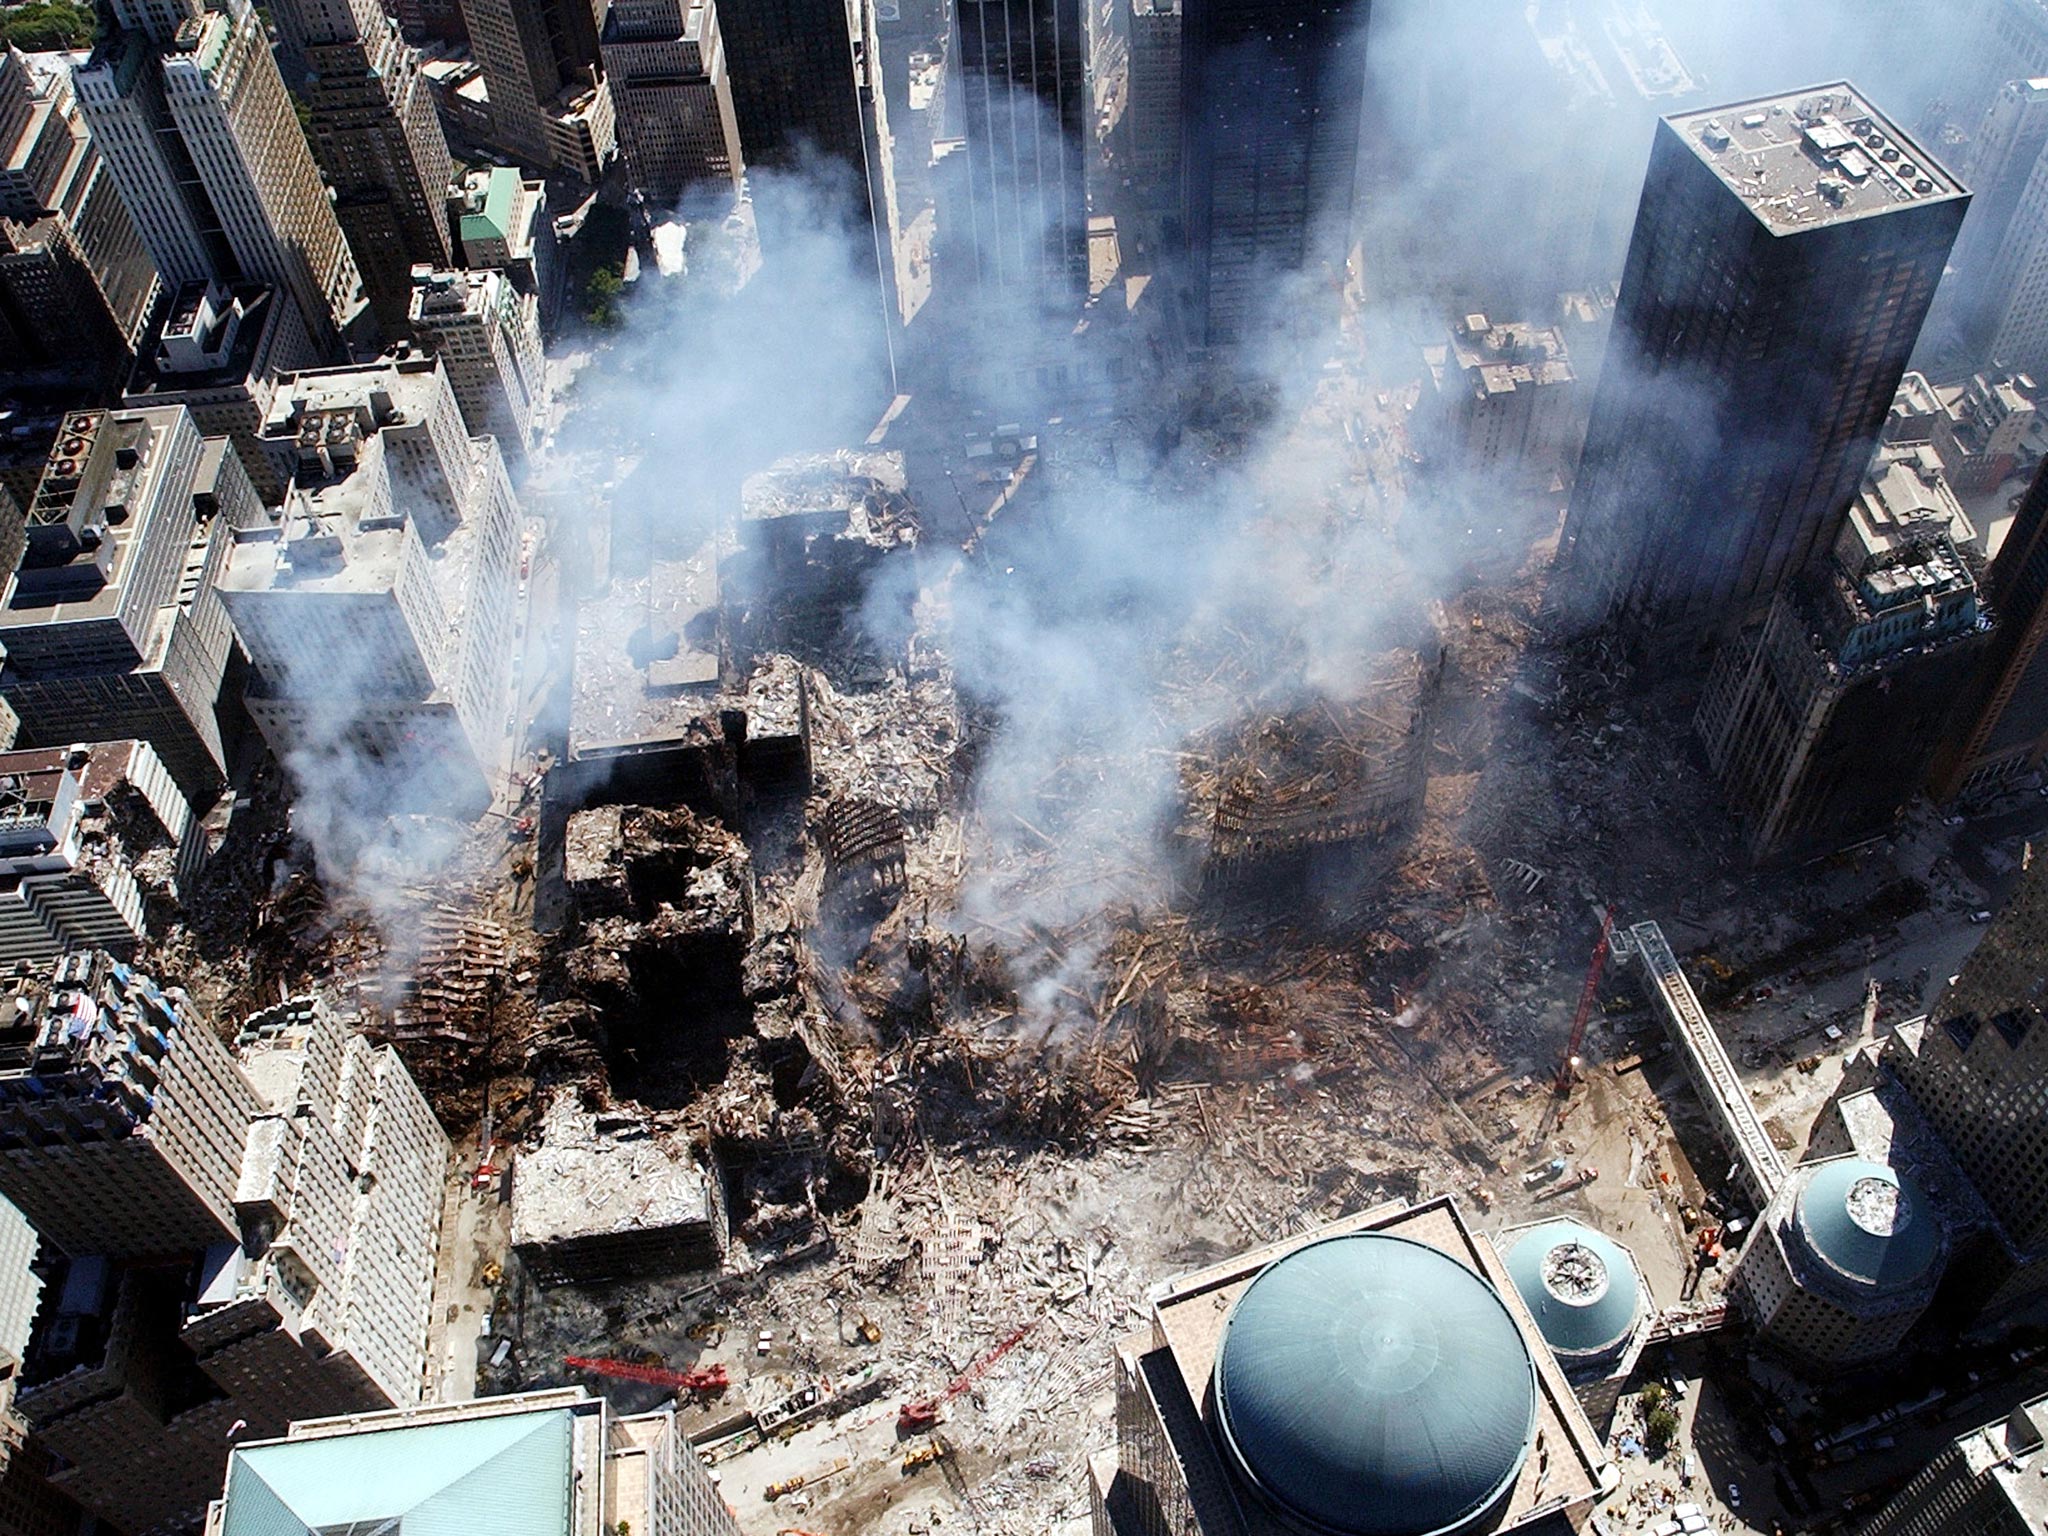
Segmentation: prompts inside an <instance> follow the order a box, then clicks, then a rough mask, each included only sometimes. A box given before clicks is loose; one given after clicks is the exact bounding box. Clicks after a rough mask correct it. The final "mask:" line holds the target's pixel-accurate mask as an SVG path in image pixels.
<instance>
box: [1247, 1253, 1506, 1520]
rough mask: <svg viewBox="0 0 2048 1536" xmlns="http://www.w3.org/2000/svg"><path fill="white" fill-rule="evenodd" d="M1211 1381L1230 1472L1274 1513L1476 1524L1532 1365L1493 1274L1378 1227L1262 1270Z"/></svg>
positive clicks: (1499, 1483)
mask: <svg viewBox="0 0 2048 1536" xmlns="http://www.w3.org/2000/svg"><path fill="white" fill-rule="evenodd" d="M1214 1390H1215V1405H1216V1421H1217V1425H1218V1428H1219V1429H1220V1431H1221V1434H1222V1437H1223V1440H1224V1443H1225V1445H1226V1447H1227V1448H1228V1451H1229V1453H1230V1457H1231V1460H1232V1461H1233V1463H1234V1464H1235V1466H1236V1468H1237V1470H1238V1472H1239V1473H1240V1474H1241V1475H1242V1476H1243V1477H1244V1478H1245V1479H1246V1481H1248V1482H1249V1483H1250V1484H1251V1485H1252V1487H1253V1488H1254V1489H1255V1490H1257V1492H1258V1493H1259V1494H1261V1495H1262V1496H1263V1497H1264V1499H1265V1501H1266V1502H1267V1503H1268V1504H1269V1505H1270V1506H1272V1507H1273V1508H1274V1510H1275V1511H1276V1513H1278V1514H1279V1515H1280V1516H1281V1517H1282V1518H1283V1520H1284V1521H1285V1522H1286V1523H1288V1524H1291V1525H1293V1526H1295V1527H1297V1528H1305V1529H1307V1530H1310V1531H1314V1532H1319V1533H1322V1532H1327V1533H1335V1536H1453V1533H1456V1536H1463V1533H1465V1532H1470V1531H1475V1530H1480V1529H1486V1528H1489V1527H1490V1525H1491V1523H1492V1519H1493V1518H1494V1517H1497V1515H1498V1513H1499V1507H1500V1505H1501V1504H1502V1503H1503V1501H1504V1500H1505V1499H1506V1498H1507V1496H1508V1494H1509V1492H1510V1491H1511V1490H1512V1489H1513V1487H1514V1485H1515V1479H1516V1477H1517V1476H1519V1475H1520V1473H1521V1470H1522V1463H1523V1462H1524V1461H1526V1460H1527V1459H1528V1455H1529V1447H1530V1444H1531V1442H1532V1440H1533V1439H1534V1437H1535V1428H1536V1372H1535V1366H1534V1364H1533V1362H1532V1361H1531V1360H1530V1358H1529V1349H1528V1346H1527V1344H1525V1343H1524V1342H1523V1338H1522V1333H1521V1330H1520V1329H1519V1328H1517V1327H1516V1326H1515V1320H1514V1318H1513V1316H1512V1315H1511V1314H1510V1313H1509V1311H1508V1309H1507V1307H1506V1305H1505V1304H1503V1303H1502V1301H1501V1299H1500V1297H1499V1296H1498V1295H1496V1294H1495V1293H1494V1290H1493V1287H1492V1286H1490V1285H1488V1284H1487V1283H1486V1281H1485V1280H1484V1279H1482V1278H1481V1277H1480V1276H1479V1275H1476V1274H1474V1273H1473V1272H1472V1271H1471V1270H1469V1269H1467V1268H1466V1267H1465V1266H1464V1265H1462V1264H1460V1263H1458V1262H1457V1261H1456V1260H1455V1259H1453V1258H1451V1257H1450V1255H1448V1254H1445V1253H1441V1252H1439V1251H1438V1250H1436V1249H1434V1248H1431V1247H1428V1246H1427V1245H1425V1244H1422V1243H1417V1242H1412V1241H1410V1240H1409V1239H1407V1238H1404V1237H1393V1236H1390V1235H1388V1234H1385V1233H1378V1232H1359V1233H1352V1234H1349V1235H1346V1236H1343V1237H1328V1238H1324V1239H1322V1240H1321V1241H1319V1242H1313V1243H1309V1244H1307V1245H1305V1246H1304V1247H1301V1248H1297V1249H1296V1250H1295V1251H1294V1252H1292V1253H1290V1254H1288V1255H1286V1256H1285V1257H1284V1258H1280V1259H1276V1260H1274V1262H1273V1263H1271V1264H1269V1265H1267V1266H1266V1268H1265V1269H1263V1270H1261V1271H1260V1272H1259V1274H1258V1275H1257V1277H1256V1278H1254V1279H1253V1281H1252V1283H1251V1284H1250V1285H1249V1286H1247V1287H1246V1288H1245V1290H1244V1293H1243V1294H1242V1295H1240V1296H1239V1297H1238V1299H1237V1304H1236V1306H1234V1307H1232V1308H1231V1311H1230V1316H1229V1317H1228V1318H1226V1319H1225V1320H1224V1324H1223V1337H1222V1340H1221V1342H1220V1343H1219V1344H1218V1346H1217V1350H1216V1368H1215V1378H1214Z"/></svg>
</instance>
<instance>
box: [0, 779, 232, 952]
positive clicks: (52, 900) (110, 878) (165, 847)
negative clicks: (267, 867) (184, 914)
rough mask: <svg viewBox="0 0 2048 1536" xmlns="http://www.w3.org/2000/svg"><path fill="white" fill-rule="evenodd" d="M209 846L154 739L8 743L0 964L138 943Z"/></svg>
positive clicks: (2, 790)
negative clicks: (20, 746)
mask: <svg viewBox="0 0 2048 1536" xmlns="http://www.w3.org/2000/svg"><path fill="white" fill-rule="evenodd" d="M203 847H204V844H203V840H202V838H201V835H200V831H199V826H198V823H197V820H196V819H195V818H194V816H193V814H192V808H191V806H190V805H188V804H187V803H186V801H185V797H184V796H183V795H182V794H180V793H179V791H178V786H177V784H176V783H175V782H174V781H173V780H172V778H171V775H170V771H169V770H168V769H167V768H165V767H164V765H163V760H162V759H161V758H159V757H158V756H157V755H156V751H155V749H154V748H152V747H151V746H150V745H149V743H148V742H146V741H104V742H98V743H95V744H93V745H91V746H79V747H63V748H43V749H39V750H33V751H27V752H6V753H0V965H5V964H13V963H15V962H18V961H23V960H28V961H46V960H53V959H55V958H56V957H57V956H58V955H61V954H63V953H65V952H66V951H67V950H72V949H94V948H97V949H105V950H109V951H112V952H114V953H116V954H123V955H126V954H129V953H132V952H133V950H134V949H135V947H136V945H138V944H139V943H141V942H142V940H143V939H144V938H145V937H147V936H148V935H149V933H150V931H151V926H152V918H153V917H154V918H155V919H156V921H157V922H159V923H160V922H161V921H162V920H163V918H164V917H165V915H166V913H167V910H168V908H169V907H170V906H171V905H173V904H174V903H175V902H176V901H177V899H178V896H179V892H180V887H181V884H182V883H184V882H187V881H189V880H190V878H191V876H192V874H193V873H194V871H195V869H196V867H197V864H198V861H199V858H200V855H201V853H202V852H203Z"/></svg>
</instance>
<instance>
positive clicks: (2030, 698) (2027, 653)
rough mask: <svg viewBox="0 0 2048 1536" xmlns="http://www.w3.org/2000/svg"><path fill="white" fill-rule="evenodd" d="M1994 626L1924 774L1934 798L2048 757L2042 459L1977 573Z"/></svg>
mask: <svg viewBox="0 0 2048 1536" xmlns="http://www.w3.org/2000/svg"><path fill="white" fill-rule="evenodd" d="M1984 587H1985V593H1986V595H1987V596H1988V597H1989V599H1990V601H1991V605H1992V609H1993V611H1994V612H1995V613H1997V614H1998V616H1999V625H1998V633H1997V635H1996V637H1995V638H1994V639H1993V641H1992V643H1991V647H1990V649H1989V651H1988V652H1987V653H1986V655H1985V658H1984V661H1983V664H1982V665H1981V666H1980V667H1979V668H1978V673H1977V677H1976V679H1975V680H1974V682H1973V685H1972V686H1971V687H1970V688H1968V689H1966V690H1964V691H1963V692H1961V693H1960V694H1959V695H1958V703H1957V708H1956V712H1955V715H1954V717H1953V718H1952V719H1951V720H1950V722H1949V727H1948V731H1947V734H1946V737H1945V739H1944V740H1943V742H1942V744H1941V747H1940V749H1939V751H1938V752H1937V753H1936V755H1935V759H1934V767H1933V770H1932V772H1931V774H1930V775H1929V780H1928V787H1929V790H1930V792H1931V793H1932V794H1933V795H1934V796H1935V798H1937V799H1940V800H1949V799H1953V798H1954V797H1955V796H1956V795H1959V794H1965V793H1971V792H1975V791H1980V790H1991V789H1996V788H1997V787H1998V786H2000V785H2003V784H2009V783H2011V782H2012V781H2013V780H2014V779H2016V778H2018V777H2019V776H2020V775H2021V774H2023V773H2025V772H2027V771H2029V770H2030V769H2033V768H2035V767H2037V766H2039V764H2040V763H2041V761H2042V760H2043V757H2044V756H2048V649H2044V648H2043V646H2042V641H2043V640H2044V639H2048V461H2044V463H2043V464H2042V466H2041V467H2040V468H2039V469H2037V470H2036V471H2035V472H2034V478H2033V481H2032V482H2031V483H2030V484H2029V485H2028V486H2027V492H2026V495H2025V497H2024V498H2022V500H2021V502H2020V506H2019V511H2018V512H2017V513H2015V514H2014V516H2013V520H2012V523H2011V524H2010V526H2008V527H2007V529H2006V531H2005V541H2004V542H2003V543H2002V544H2000V545H1999V547H1998V554H1997V555H1996V556H1995V557H1994V558H1993V559H1992V562H1991V569H1990V571H1989V572H1988V573H1986V575H1985V578H1984Z"/></svg>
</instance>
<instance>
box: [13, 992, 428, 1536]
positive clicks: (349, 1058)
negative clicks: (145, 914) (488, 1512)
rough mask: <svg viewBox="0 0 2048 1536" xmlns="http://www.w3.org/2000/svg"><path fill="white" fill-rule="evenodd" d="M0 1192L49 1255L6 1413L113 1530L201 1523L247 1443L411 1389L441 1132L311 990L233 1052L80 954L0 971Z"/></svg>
mask: <svg viewBox="0 0 2048 1536" xmlns="http://www.w3.org/2000/svg"><path fill="white" fill-rule="evenodd" d="M9 990H10V994H11V995H10V996H9V997H8V999H7V1001H8V1003H9V1008H8V1012H7V1017H8V1020H9V1022H8V1023H7V1025H6V1027H5V1029H4V1030H0V1142H4V1150H0V1190H4V1191H6V1192H7V1193H8V1195H9V1197H10V1198H11V1199H13V1200H15V1201H16V1202H17V1203H18V1204H19V1205H20V1207H21V1209H22V1213H23V1214H24V1215H26V1216H27V1217H28V1218H29V1220H30V1221H31V1222H32V1223H34V1224H35V1226H36V1229H37V1230H38V1231H39V1232H40V1233H41V1234H42V1236H43V1237H44V1239H45V1240H46V1241H47V1242H49V1243H50V1244H52V1245H54V1247H55V1248H56V1249H57V1250H60V1253H59V1254H57V1255H54V1256H53V1257H54V1258H55V1260H56V1262H54V1263H53V1265H52V1267H51V1273H50V1279H49V1284H48V1286H47V1288H46V1290H45V1293H44V1300H43V1306H42V1309H41V1312H40V1313H39V1315H38V1317H37V1320H36V1328H35V1332H34V1334H33V1336H32V1337H31V1339H30V1342H29V1346H28V1350H27V1353H26V1357H25V1359H24V1361H23V1366H22V1371H21V1377H20V1388H19V1393H18V1396H17V1398H16V1404H17V1407H18V1409H19V1411H20V1413H21V1414H22V1416H23V1417H24V1418H25V1419H26V1420H27V1421H28V1423H29V1425H30V1427H31V1429H32V1430H33V1432H34V1434H35V1436H36V1438H37V1440H38V1441H40V1442H41V1443H42V1444H43V1445H45V1446H46V1447H47V1448H48V1449H49V1450H51V1451H53V1452H55V1453H56V1454H57V1455H58V1456H59V1457H61V1458H62V1463H63V1464H62V1466H61V1467H60V1468H59V1470H57V1471H56V1472H55V1473H54V1474H53V1476H52V1481H54V1482H55V1483H56V1484H57V1485H58V1486H59V1488H61V1489H62V1490H63V1491H64V1492H66V1493H68V1494H70V1495H71V1496H72V1497H73V1498H75V1499H76V1500H77V1501H78V1502H79V1503H80V1504H81V1505H83V1506H84V1507H85V1508H86V1510H88V1511H89V1512H90V1513H92V1514H93V1515H95V1516H97V1517H98V1518H100V1519H102V1520H104V1521H106V1522H107V1524H109V1525H110V1526H112V1527H113V1528H114V1529H116V1530H120V1531H144V1530H155V1529H164V1528H170V1527H173V1526H181V1525H195V1524H196V1523H197V1521H198V1519H199V1517H200V1516H201V1515H202V1514H203V1513H204V1511H205V1507H206V1502H207V1500H208V1499H209V1498H210V1497H211V1496H212V1495H213V1494H214V1493H215V1492H216V1491H217V1490H218V1489H219V1487H220V1478H221V1473H222V1470H223V1467H224V1464H225V1462H226V1460H227V1456H228V1453H229V1451H230V1450H231V1449H232V1447H233V1445H234V1443H235V1442H236V1441H237V1440H239V1439H245V1438H248V1437H250V1436H261V1435H266V1434H278V1433H282V1432H283V1431H284V1429H285V1428H286V1426H287V1425H288V1424H289V1423H290V1422H291V1421H292V1420H293V1419H294V1418H302V1417H312V1416H315V1415H320V1414H333V1413H353V1412H369V1411H375V1410H377V1409H382V1408H391V1407H394V1406H403V1405H407V1404H412V1403H416V1402H418V1401H419V1398H420V1394H421V1390H422V1387H423V1384H424V1381H425V1378H426V1373H427V1369H428V1360H427V1349H426V1345H427V1331H428V1326H429V1314H430V1311H431V1304H432V1296H433V1280H434V1268H435V1259H436V1255H437V1252H438V1249H439V1236H440V1218H441V1193H442V1188H443V1182H444V1180H445V1177H446V1172H447V1160H448V1151H449V1147H448V1139H447V1137H446V1135H445V1134H443V1132H442V1131H441V1128H440V1125H439V1123H438V1122H437V1121H436V1120H435V1119H434V1115H433V1111H432V1110H431V1109H430V1108H429V1107H428V1105H427V1102H426V1100H425V1099H424V1098H423V1097H422V1096H421V1095H420V1092H419V1090H418V1089H417V1088H416V1087H415V1086H414V1085H413V1083H412V1080H411V1078H410V1077H409V1076H408V1075H407V1074H406V1071H405V1067H404V1065H403V1063H401V1062H400V1061H399V1060H398V1057H397V1055H396V1053H395V1052H394V1051H393V1050H392V1048H391V1047H389V1046H384V1047H373V1046H371V1045H370V1044H369V1042H368V1041H366V1040H365V1039H363V1038H362V1036H360V1035H359V1034H356V1033H354V1032H353V1030H352V1029H351V1028H350V1027H349V1026H348V1023H347V1021H345V1020H344V1019H343V1018H341V1017H340V1016H338V1015H336V1014H335V1013H334V1012H332V1011H331V1010H330V1009H329V1008H328V1007H327V1006H326V1005H325V1004H324V1003H322V1002H321V1001H320V1000H319V999H317V998H311V997H306V998H297V999H293V1000H291V1001H288V1002H285V1003H281V1004H279V1005H278V1006H276V1007H274V1008H271V1009H268V1010H266V1011H264V1012H262V1013H259V1014H256V1015H254V1016H253V1017H251V1018H250V1019H249V1020H248V1021H247V1023H246V1025H245V1026H244V1027H243V1028H242V1030H241V1031H240V1033H239V1035H238V1036H237V1040H236V1050H235V1051H234V1052H230V1051H229V1049H228V1047H227V1046H225V1045H224V1044H222V1043H221V1041H220V1039H219V1038H218V1037H217V1036H216V1035H215V1034H214V1032H213V1030H212V1028H211V1026H210V1025H209V1024H208V1023H207V1022H206V1021H205V1020H204V1019H202V1018H200V1017H198V1016H197V1015H196V1014H195V1013H194V1011H193V1009H192V1005H191V1002H190V1000H189V999H187V998H185V997H184V996H183V995H182V993H180V992H178V991H177V990H176V989H174V988H173V989H164V988H159V987H158V986H157V985H156V984H155V983H154V982H153V981H152V980H151V979H150V978H149V977H148V976H145V975H142V974H141V973H139V972H136V971H133V970H131V969H130V968H128V967H127V966H124V965H121V964H118V963H115V962H111V961H109V960H108V959H107V957H105V956H104V955H95V954H89V953H83V952H80V953H73V954H71V955H67V956H65V957H64V958H63V959H61V960H59V961H58V962H57V963H56V965H55V966H54V967H53V968H51V969H50V970H49V971H47V972H42V973H38V974H35V975H32V976H29V977H26V978H22V979H20V980H17V981H14V982H12V983H11V984H10V988H9Z"/></svg>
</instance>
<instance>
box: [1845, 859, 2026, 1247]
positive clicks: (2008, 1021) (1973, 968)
mask: <svg viewBox="0 0 2048 1536" xmlns="http://www.w3.org/2000/svg"><path fill="white" fill-rule="evenodd" d="M2044 961H2048V859H2042V858H2040V857H2035V858H2034V859H2033V860H2032V861H2031V863H2030V865H2029V867H2028V868H2027V869H2026V870H2025V871H2024V873H2023V874H2022V875H2021V877H2020V882H2019V886H2018V888H2017V889H2015V890H2014V892H2013V894H2012V897H2011V899H2010V900H2009V901H2008V902H2007V903H2006V905H2005V907H2004V909H2003V910H2002V911H2000V912H1999V914H1998V916H1997V917H1996V918H1994V919H1993V920H1992V922H1991V925H1990V927H1988V928H1987V929H1985V931H1984V937H1983V938H1982V939H1980V940H1979V941H1978V944H1977V947H1976V948H1975V949H1974V950H1972V951H1971V952H1970V955H1969V958H1968V959H1966V960H1964V961H1963V965H1962V969H1961V970H1960V971H1959V972H1958V973H1957V975H1956V978H1955V980H1954V982H1953V983H1951V984H1950V986H1949V987H1948V989H1947V990H1946V991H1945V992H1943V994H1942V995H1941V997H1940V999H1939V1000H1938V1001H1937V1002H1936V1003H1935V1006H1934V1009H1933V1012H1932V1013H1930V1014H1929V1015H1928V1018H1927V1022H1926V1025H1925V1027H1924V1028H1923V1029H1921V1030H1919V1031H1917V1032H1916V1033H1914V1034H1912V1035H1910V1036H1908V1035H1900V1036H1894V1038H1893V1039H1892V1040H1891V1041H1889V1042H1887V1044H1886V1047H1885V1051H1884V1057H1883V1059H1884V1063H1885V1065H1886V1066H1887V1067H1889V1068H1890V1069H1891V1070H1892V1072H1893V1073H1894V1074H1896V1076H1897V1077H1898V1080H1899V1082H1900V1083H1901V1084H1903V1085H1904V1087H1905V1089H1906V1091H1907V1092H1908V1093H1909V1094H1911V1095H1912V1098H1913V1103H1914V1104H1915V1105H1916V1106H1917V1107H1918V1108H1919V1111H1920V1113H1921V1115H1922V1116H1923V1117H1924V1118H1925V1119H1926V1121H1927V1123H1928V1124H1929V1125H1930V1126H1932V1127H1933V1129H1934V1130H1935V1132H1936V1133H1937V1134H1938V1135H1939V1136H1940V1137H1941V1140H1942V1143H1943V1144H1944V1145H1945V1146H1946V1147H1947V1148H1948V1150H1949V1152H1950V1154H1951V1155H1952V1156H1953V1157H1954V1158H1955V1161H1956V1162H1957V1164H1958V1165H1959V1166H1960V1167H1961V1168H1962V1170H1963V1172H1964V1173H1965V1174H1967V1175H1968V1176H1969V1179H1970V1182H1971V1183H1972V1184H1974V1185H1975V1186H1976V1188H1977V1192H1978V1193H1979V1194H1980V1195H1981V1196H1982V1197H1983V1199H1984V1201H1985V1203H1986V1204H1987V1205H1989V1206H1990V1207H1991V1210H1992V1212H1993V1214H1994V1215H1996V1216H1997V1218H1998V1220H1999V1223H2000V1224H2001V1226H2003V1228H2004V1229H2005V1232H2006V1234H2007V1235H2008V1236H2009V1237H2010V1238H2011V1240H2012V1241H2013V1243H2014V1244H2015V1245H2017V1246H2018V1247H2019V1248H2020V1249H2022V1250H2024V1251H2028V1252H2033V1253H2038V1252H2040V1251H2041V1250H2042V1249H2043V1248H2044V1247H2048V1112H2044V1110H2043V1108H2042V1102H2041V1083H2042V1079H2043V1075H2044V1073H2048V1016H2044V1010H2048V984H2044V982H2043V979H2042V978H2043V975H2044V974H2048V970H2044Z"/></svg>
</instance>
